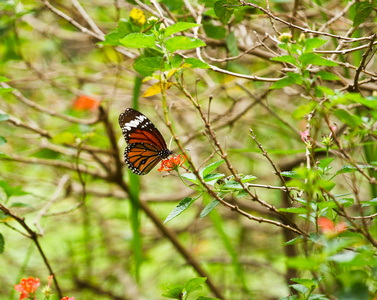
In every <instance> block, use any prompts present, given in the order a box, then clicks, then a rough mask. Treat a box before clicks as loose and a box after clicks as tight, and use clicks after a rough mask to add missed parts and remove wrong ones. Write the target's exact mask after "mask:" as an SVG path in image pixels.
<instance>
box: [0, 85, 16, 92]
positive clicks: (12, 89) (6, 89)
mask: <svg viewBox="0 0 377 300" xmlns="http://www.w3.org/2000/svg"><path fill="white" fill-rule="evenodd" d="M11 91H14V88H3V87H1V86H0V94H4V93H8V92H11Z"/></svg>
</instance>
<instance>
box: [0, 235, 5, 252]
mask: <svg viewBox="0 0 377 300" xmlns="http://www.w3.org/2000/svg"><path fill="white" fill-rule="evenodd" d="M4 248H5V240H4V237H3V235H2V234H1V233H0V254H2V253H3V252H4Z"/></svg>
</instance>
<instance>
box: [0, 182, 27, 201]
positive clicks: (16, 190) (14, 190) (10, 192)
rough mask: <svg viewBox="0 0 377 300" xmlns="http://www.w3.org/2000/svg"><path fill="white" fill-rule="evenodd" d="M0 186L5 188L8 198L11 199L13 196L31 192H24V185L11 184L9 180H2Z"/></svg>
mask: <svg viewBox="0 0 377 300" xmlns="http://www.w3.org/2000/svg"><path fill="white" fill-rule="evenodd" d="M0 187H1V188H2V189H3V191H4V193H5V194H6V196H7V199H9V198H10V197H12V196H24V195H28V194H29V193H27V192H24V191H23V190H22V186H21V185H19V186H15V187H12V186H10V185H9V184H8V183H7V182H5V181H2V180H0Z"/></svg>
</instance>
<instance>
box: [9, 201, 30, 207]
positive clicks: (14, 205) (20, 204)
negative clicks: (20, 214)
mask: <svg viewBox="0 0 377 300" xmlns="http://www.w3.org/2000/svg"><path fill="white" fill-rule="evenodd" d="M10 207H32V206H31V205H29V204H27V203H22V202H14V203H12V204H11V205H10Z"/></svg>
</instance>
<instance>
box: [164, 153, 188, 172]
mask: <svg viewBox="0 0 377 300" xmlns="http://www.w3.org/2000/svg"><path fill="white" fill-rule="evenodd" d="M185 160H186V157H185V156H184V155H181V154H179V155H177V156H172V157H171V158H168V159H164V160H163V161H162V162H161V168H159V169H158V171H159V172H162V171H166V172H169V171H171V170H176V171H178V168H179V167H180V166H182V165H183V163H184V162H185Z"/></svg>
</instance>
